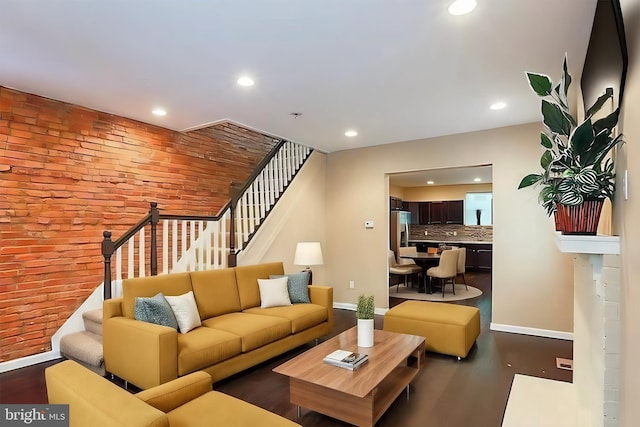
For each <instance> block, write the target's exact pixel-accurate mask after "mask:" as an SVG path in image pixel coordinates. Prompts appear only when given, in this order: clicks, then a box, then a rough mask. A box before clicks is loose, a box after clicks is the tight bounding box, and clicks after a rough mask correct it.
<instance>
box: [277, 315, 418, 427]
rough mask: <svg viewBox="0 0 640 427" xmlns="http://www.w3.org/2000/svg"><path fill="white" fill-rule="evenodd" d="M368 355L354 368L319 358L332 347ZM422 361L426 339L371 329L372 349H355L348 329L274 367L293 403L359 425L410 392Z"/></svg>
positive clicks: (368, 422)
mask: <svg viewBox="0 0 640 427" xmlns="http://www.w3.org/2000/svg"><path fill="white" fill-rule="evenodd" d="M338 349H341V350H348V351H353V352H358V353H366V354H368V355H369V361H368V362H367V363H365V364H364V365H362V366H361V367H360V368H358V369H357V370H355V371H350V370H348V369H344V368H339V367H336V366H331V365H329V364H327V363H324V362H323V361H322V359H323V358H324V357H325V356H326V355H328V354H329V353H331V352H332V351H334V350H338ZM423 364H424V337H419V336H416V335H407V334H399V333H395V332H387V331H381V330H377V329H376V330H375V336H374V346H373V347H369V348H366V347H358V345H357V331H356V328H355V327H354V328H351V329H349V330H347V331H345V332H343V333H341V334H340V335H338V336H335V337H333V338H331V339H329V340H327V341H325V342H323V343H322V344H320V345H318V346H316V347H314V348H312V349H311V350H308V351H306V352H304V353H303V354H301V355H299V356H297V357H295V358H293V359H291V360H289V361H287V362H285V363H283V364H282V365H280V366H278V367H276V368H275V369H274V370H273V371H274V372H277V373H279V374H282V375H286V376H288V377H289V393H290V400H291V403H293V404H295V405H298V416H299V415H300V406H303V407H305V408H308V409H311V410H313V411H316V412H320V413H322V414H325V415H328V416H330V417H333V418H337V419H339V420H342V421H345V422H348V423H351V424H355V425H358V426H373V425H374V424H375V423H376V421H378V419H379V418H380V417H381V416H382V414H384V411H386V410H387V409H388V408H389V406H391V403H393V401H394V400H395V399H396V398H397V397H398V395H400V393H402V390H404V389H405V388H406V389H407V396H408V391H409V383H410V382H411V381H412V380H413V379H414V378H415V376H416V375H417V374H418V371H419V370H420V367H421V366H422V365H423Z"/></svg>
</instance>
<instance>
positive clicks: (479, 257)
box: [464, 243, 493, 270]
mask: <svg viewBox="0 0 640 427" xmlns="http://www.w3.org/2000/svg"><path fill="white" fill-rule="evenodd" d="M464 246H465V247H466V248H467V260H466V263H465V264H466V265H465V268H466V269H469V270H479V269H482V270H491V263H492V260H493V245H490V244H487V243H478V244H473V243H468V244H465V245H464Z"/></svg>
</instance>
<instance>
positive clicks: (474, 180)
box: [473, 178, 482, 182]
mask: <svg viewBox="0 0 640 427" xmlns="http://www.w3.org/2000/svg"><path fill="white" fill-rule="evenodd" d="M473 182H482V178H473Z"/></svg>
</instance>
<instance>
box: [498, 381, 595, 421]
mask: <svg viewBox="0 0 640 427" xmlns="http://www.w3.org/2000/svg"><path fill="white" fill-rule="evenodd" d="M577 395H578V393H577V390H576V389H575V386H574V385H573V384H572V383H566V382H563V381H555V380H548V379H544V378H537V377H531V376H528V375H521V374H515V375H514V377H513V383H512V384H511V392H510V393H509V399H508V400H507V407H506V409H505V412H504V417H503V419H502V427H583V426H587V425H591V424H590V423H589V422H587V421H588V419H587V417H586V415H585V413H584V411H583V410H582V409H581V408H580V405H579V404H578V399H577Z"/></svg>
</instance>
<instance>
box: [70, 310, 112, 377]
mask: <svg viewBox="0 0 640 427" xmlns="http://www.w3.org/2000/svg"><path fill="white" fill-rule="evenodd" d="M82 320H83V322H84V329H85V330H84V331H80V332H76V333H73V334H69V335H65V336H63V337H62V338H60V353H62V355H63V356H64V357H66V358H67V359H71V360H75V361H76V362H78V363H80V364H81V365H84V366H86V367H87V368H89V369H91V370H92V371H94V372H96V373H98V374H100V375H104V374H105V370H104V357H103V355H102V309H97V310H89V311H85V312H84V313H82Z"/></svg>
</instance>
